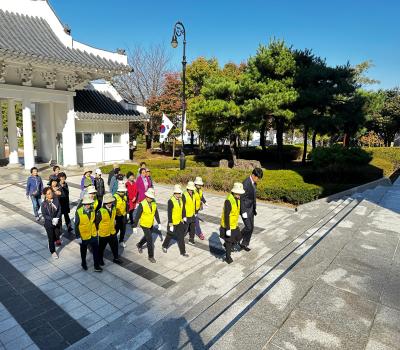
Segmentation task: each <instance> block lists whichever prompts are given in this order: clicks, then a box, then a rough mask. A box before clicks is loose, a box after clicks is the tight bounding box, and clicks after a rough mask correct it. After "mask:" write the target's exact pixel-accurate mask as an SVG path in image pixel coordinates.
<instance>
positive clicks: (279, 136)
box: [276, 118, 284, 166]
mask: <svg viewBox="0 0 400 350" xmlns="http://www.w3.org/2000/svg"><path fill="white" fill-rule="evenodd" d="M283 126H284V124H283V120H282V119H281V118H277V119H276V143H277V151H278V160H279V163H280V164H281V165H282V166H283V163H284V162H283Z"/></svg>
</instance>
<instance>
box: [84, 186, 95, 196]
mask: <svg viewBox="0 0 400 350" xmlns="http://www.w3.org/2000/svg"><path fill="white" fill-rule="evenodd" d="M86 192H87V193H88V194H90V193H97V191H96V187H94V186H93V185H92V186H88V188H87V189H86Z"/></svg>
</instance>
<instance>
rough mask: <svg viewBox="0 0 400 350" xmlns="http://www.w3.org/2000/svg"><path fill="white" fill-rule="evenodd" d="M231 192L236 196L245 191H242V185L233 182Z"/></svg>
mask: <svg viewBox="0 0 400 350" xmlns="http://www.w3.org/2000/svg"><path fill="white" fill-rule="evenodd" d="M231 192H233V193H236V194H244V193H245V192H246V191H245V190H244V189H243V184H241V183H240V182H235V183H234V184H233V188H232V191H231Z"/></svg>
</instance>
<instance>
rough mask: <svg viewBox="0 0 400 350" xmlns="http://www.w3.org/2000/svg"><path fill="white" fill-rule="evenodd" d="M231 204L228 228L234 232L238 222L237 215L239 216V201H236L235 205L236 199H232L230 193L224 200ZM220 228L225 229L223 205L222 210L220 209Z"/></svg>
mask: <svg viewBox="0 0 400 350" xmlns="http://www.w3.org/2000/svg"><path fill="white" fill-rule="evenodd" d="M226 199H228V200H229V202H231V207H232V209H231V212H230V213H229V224H230V225H229V228H230V229H231V230H234V229H235V228H237V227H238V222H239V215H240V199H239V200H238V201H237V204H236V199H235V197H233V194H232V193H230V194H229V195H228V197H227V198H226ZM221 226H222V227H223V228H226V226H225V205H224V208H223V209H222V216H221Z"/></svg>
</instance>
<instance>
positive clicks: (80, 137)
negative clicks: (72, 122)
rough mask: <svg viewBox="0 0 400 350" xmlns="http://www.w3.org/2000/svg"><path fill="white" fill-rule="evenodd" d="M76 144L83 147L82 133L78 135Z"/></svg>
mask: <svg viewBox="0 0 400 350" xmlns="http://www.w3.org/2000/svg"><path fill="white" fill-rule="evenodd" d="M76 144H77V145H78V146H81V145H82V134H81V133H77V134H76Z"/></svg>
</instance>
